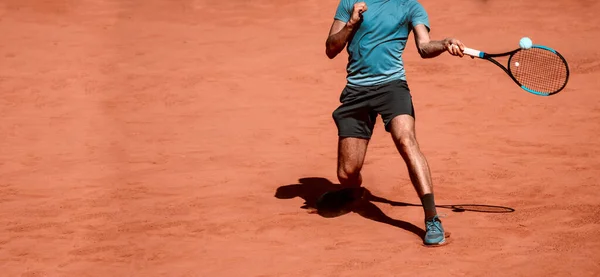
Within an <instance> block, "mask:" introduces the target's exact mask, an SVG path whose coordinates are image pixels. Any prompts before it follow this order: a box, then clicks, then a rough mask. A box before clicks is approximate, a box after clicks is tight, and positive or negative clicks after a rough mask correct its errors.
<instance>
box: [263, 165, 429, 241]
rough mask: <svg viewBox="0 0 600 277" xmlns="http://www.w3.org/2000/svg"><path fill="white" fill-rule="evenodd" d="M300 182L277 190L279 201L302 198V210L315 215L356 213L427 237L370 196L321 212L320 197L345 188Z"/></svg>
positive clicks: (321, 182) (321, 180)
mask: <svg viewBox="0 0 600 277" xmlns="http://www.w3.org/2000/svg"><path fill="white" fill-rule="evenodd" d="M299 182H300V183H299V184H290V185H285V186H281V187H279V188H277V191H276V192H275V197H276V198H278V199H291V198H295V197H300V198H302V199H304V205H303V206H302V207H301V208H303V209H307V210H309V211H314V213H316V214H319V215H321V216H323V217H337V216H341V215H344V214H346V213H350V212H354V213H357V214H359V215H361V216H362V217H364V218H367V219H370V220H374V221H377V222H381V223H385V224H389V225H392V226H396V227H398V228H402V229H404V230H407V231H409V232H412V233H414V234H415V235H417V236H419V237H420V238H422V237H423V236H424V235H425V230H423V229H421V228H419V227H417V226H416V225H414V224H412V223H410V222H406V221H402V220H397V219H393V218H391V217H389V216H387V215H386V214H385V213H383V211H381V209H379V208H378V207H377V206H376V205H375V204H373V203H371V201H370V200H369V198H370V197H369V196H368V197H364V198H363V199H362V200H358V201H355V202H353V203H352V205H351V206H348V205H345V206H343V207H342V206H340V207H339V210H338V211H331V210H329V211H327V212H323V211H320V210H318V209H317V200H318V199H319V197H321V196H322V195H323V194H324V193H326V192H331V191H338V190H340V189H342V188H343V187H342V186H340V185H339V184H334V183H332V182H330V181H329V180H327V179H325V178H320V177H311V178H302V179H300V180H299ZM378 199H383V198H378ZM337 204H339V203H337Z"/></svg>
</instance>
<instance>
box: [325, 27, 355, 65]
mask: <svg viewBox="0 0 600 277" xmlns="http://www.w3.org/2000/svg"><path fill="white" fill-rule="evenodd" d="M354 28H355V27H354V26H352V25H350V24H346V26H344V28H342V30H340V31H339V32H337V33H335V34H333V35H331V36H329V37H328V38H327V42H326V43H325V44H326V45H325V47H326V49H325V52H326V54H327V57H329V58H330V59H333V58H335V56H337V54H339V53H340V52H342V50H344V47H345V46H346V43H348V40H349V39H350V36H351V35H352V32H354Z"/></svg>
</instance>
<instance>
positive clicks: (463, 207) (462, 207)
mask: <svg viewBox="0 0 600 277" xmlns="http://www.w3.org/2000/svg"><path fill="white" fill-rule="evenodd" d="M369 201H373V202H379V203H384V204H389V205H392V206H396V207H422V205H421V204H411V203H406V202H398V201H391V200H388V199H385V198H381V197H377V196H374V195H371V196H370V197H369ZM435 207H436V208H443V209H449V210H451V211H453V212H455V213H463V212H476V213H512V212H514V211H515V209H513V208H511V207H504V206H496V205H485V204H449V205H436V206H435Z"/></svg>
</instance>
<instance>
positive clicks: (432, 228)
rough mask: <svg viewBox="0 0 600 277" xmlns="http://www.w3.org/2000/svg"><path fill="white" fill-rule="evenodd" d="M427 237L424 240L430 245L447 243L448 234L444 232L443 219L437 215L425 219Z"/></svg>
mask: <svg viewBox="0 0 600 277" xmlns="http://www.w3.org/2000/svg"><path fill="white" fill-rule="evenodd" d="M425 228H426V229H427V230H426V232H425V238H423V242H424V243H425V245H428V246H437V245H442V244H444V243H446V236H445V235H446V234H445V233H444V227H442V221H441V220H440V218H439V217H438V216H437V215H436V216H434V217H433V218H432V219H431V220H426V221H425Z"/></svg>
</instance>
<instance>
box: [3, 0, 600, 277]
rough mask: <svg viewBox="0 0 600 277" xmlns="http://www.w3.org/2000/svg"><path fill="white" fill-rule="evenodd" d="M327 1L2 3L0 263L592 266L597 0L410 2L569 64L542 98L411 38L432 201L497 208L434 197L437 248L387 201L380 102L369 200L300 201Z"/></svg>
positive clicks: (326, 78) (321, 181) (310, 196)
mask: <svg viewBox="0 0 600 277" xmlns="http://www.w3.org/2000/svg"><path fill="white" fill-rule="evenodd" d="M337 3H338V1H337V0H328V1H317V0H306V1H287V0H285V1H284V0H281V1H267V0H259V1H241V0H231V1H202V0H200V1H193V0H189V1H178V0H172V1H168V0H160V1H159V0H148V1H131V0H130V1H127V0H119V1H117V0H115V1H111V0H89V1H75V0H69V1H65V0H57V1H34V0H3V1H1V2H0V271H1V273H0V275H2V276H7V277H13V276H77V277H84V276H102V277H107V276H144V277H151V276H152V277H153V276H169V277H170V276H177V277H178V276H211V277H213V276H303V277H304V276H435V277H440V276H511V277H512V276H528V277H530V276H578V277H579V276H599V275H600V240H599V238H600V220H599V218H600V217H599V216H598V215H599V214H600V203H599V202H600V181H598V177H599V176H600V140H599V137H600V100H599V99H600V98H599V91H598V89H599V87H600V62H599V58H600V50H599V49H600V48H598V44H599V43H600V39H599V38H598V37H599V35H600V17H598V12H600V4H598V1H593V0H588V1H585V0H553V1H551V0H515V1H501V0H488V1H483V0H457V1H442V0H421V3H422V4H423V5H424V6H425V8H426V9H427V10H428V12H429V15H430V18H431V25H432V32H431V35H432V37H433V38H434V39H441V38H444V37H448V36H453V37H457V38H459V39H461V40H462V41H463V42H464V43H465V44H466V45H467V46H468V47H471V48H477V49H481V50H485V51H488V52H503V51H507V50H512V49H514V48H515V47H517V46H518V41H519V39H520V38H521V37H522V36H529V37H531V38H532V39H533V41H534V43H539V44H544V45H547V46H550V47H553V48H555V49H557V50H558V51H559V52H561V53H562V54H563V55H564V56H565V57H566V59H567V60H568V61H569V63H570V68H571V79H570V82H569V84H568V86H567V88H566V89H565V90H564V91H563V92H561V93H559V94H558V95H555V96H552V97H540V96H535V95H532V94H529V93H527V92H525V91H523V90H521V89H520V88H518V87H517V86H516V85H515V84H514V83H513V82H512V81H511V80H510V78H509V77H508V76H507V75H506V74H504V73H503V72H502V71H501V70H500V69H499V68H497V67H496V66H495V65H493V64H491V63H489V62H487V61H482V60H477V59H470V58H462V59H461V58H457V57H452V56H450V55H448V54H444V55H442V56H440V57H438V58H435V59H430V60H422V59H421V58H420V57H419V56H418V54H417V52H416V49H415V45H414V41H413V38H412V36H411V38H410V41H409V43H408V46H407V50H406V52H405V54H404V59H405V62H406V65H407V74H408V81H409V86H410V88H411V89H412V94H413V97H414V102H415V106H416V111H417V135H418V139H419V142H420V145H421V149H422V150H423V152H424V153H425V155H426V157H427V159H428V160H429V163H430V166H431V168H432V174H433V180H434V187H435V193H436V201H437V204H438V205H451V204H465V203H470V204H481V205H497V206H504V207H509V208H512V209H514V212H512V213H480V212H472V211H464V212H455V211H453V210H452V209H447V208H442V207H440V208H438V211H439V212H440V213H441V214H445V215H446V217H444V218H443V221H444V226H445V227H446V229H447V230H448V231H450V232H451V233H452V236H451V239H452V242H451V243H450V244H448V245H447V246H445V247H441V248H426V247H423V246H422V240H421V237H420V236H419V235H420V234H421V233H422V232H423V230H422V229H423V228H424V226H423V213H422V209H421V207H418V206H398V205H390V204H389V203H394V202H404V203H410V204H420V202H419V199H418V197H417V195H416V193H415V191H414V190H413V188H412V185H411V184H410V181H409V178H408V174H407V172H406V166H405V165H404V163H403V161H402V159H401V158H400V156H399V155H398V154H397V152H396V150H395V148H394V145H393V142H392V140H391V139H390V137H389V135H388V134H387V133H386V132H385V131H384V130H383V126H382V124H381V119H380V118H379V119H378V123H377V127H376V130H375V134H374V136H373V140H372V141H371V144H370V147H369V150H368V153H367V159H366V163H365V167H364V170H363V174H364V180H365V182H364V185H365V187H367V188H368V189H369V190H370V191H371V193H372V194H373V195H375V196H377V197H379V198H381V199H385V201H379V202H375V201H372V202H370V204H368V206H369V207H368V212H362V213H357V212H350V213H347V214H344V215H342V216H338V217H334V218H326V217H323V216H320V215H318V214H314V213H309V212H308V209H305V208H306V207H307V206H308V207H310V205H312V204H314V200H315V197H316V195H318V193H320V192H323V191H325V190H327V189H331V188H334V187H336V184H337V183H338V181H337V178H336V173H335V169H336V143H337V131H336V128H335V124H334V122H333V120H332V117H331V112H332V111H333V110H334V109H335V108H336V107H337V106H338V104H339V102H338V99H339V94H340V92H341V90H342V88H343V86H344V84H345V61H346V58H347V54H346V52H345V51H344V52H343V53H341V54H340V55H339V56H338V57H337V58H336V59H334V60H329V59H328V58H327V57H326V55H325V47H324V46H325V39H326V36H327V33H328V31H329V27H330V25H331V23H332V20H333V14H334V11H335V8H336V6H337ZM305 201H307V202H308V205H305ZM386 202H387V203H386ZM303 206H304V208H303Z"/></svg>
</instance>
